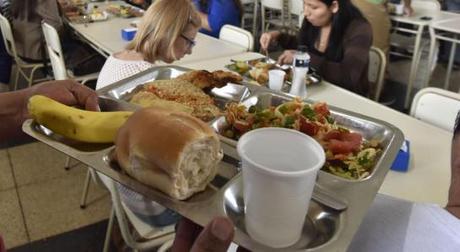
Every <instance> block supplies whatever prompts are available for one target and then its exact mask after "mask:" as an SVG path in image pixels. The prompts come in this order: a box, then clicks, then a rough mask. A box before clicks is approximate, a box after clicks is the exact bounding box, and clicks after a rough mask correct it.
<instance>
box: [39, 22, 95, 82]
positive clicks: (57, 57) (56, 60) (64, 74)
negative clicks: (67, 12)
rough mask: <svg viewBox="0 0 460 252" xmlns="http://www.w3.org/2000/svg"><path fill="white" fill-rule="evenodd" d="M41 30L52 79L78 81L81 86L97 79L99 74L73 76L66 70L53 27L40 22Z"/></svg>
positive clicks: (59, 43) (57, 35)
mask: <svg viewBox="0 0 460 252" xmlns="http://www.w3.org/2000/svg"><path fill="white" fill-rule="evenodd" d="M42 30H43V34H44V35H45V41H46V49H47V51H48V55H49V57H50V61H51V66H52V68H53V74H54V79H56V80H66V79H75V80H77V81H80V82H81V83H82V84H84V83H86V82H87V81H90V80H96V79H97V77H98V76H99V72H96V73H91V74H87V75H81V76H75V75H74V74H73V72H72V71H71V70H70V69H67V68H66V65H65V62H64V54H63V52H62V47H61V41H60V38H59V34H58V32H57V31H56V29H55V28H54V27H53V26H51V25H49V24H47V23H45V22H42Z"/></svg>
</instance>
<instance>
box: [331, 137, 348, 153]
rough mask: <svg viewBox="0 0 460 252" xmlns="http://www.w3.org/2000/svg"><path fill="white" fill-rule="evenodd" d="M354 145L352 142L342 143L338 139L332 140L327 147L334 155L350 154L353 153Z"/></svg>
mask: <svg viewBox="0 0 460 252" xmlns="http://www.w3.org/2000/svg"><path fill="white" fill-rule="evenodd" d="M353 146H354V144H353V143H352V142H345V141H340V140H337V139H331V140H330V141H329V143H328V145H327V148H328V149H329V150H330V151H331V152H332V153H333V154H334V155H336V154H348V153H351V152H353V149H354V148H353Z"/></svg>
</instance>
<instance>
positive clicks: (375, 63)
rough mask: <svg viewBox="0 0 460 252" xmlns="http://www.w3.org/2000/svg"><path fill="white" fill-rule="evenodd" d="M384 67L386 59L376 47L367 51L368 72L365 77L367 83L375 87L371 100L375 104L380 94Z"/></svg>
mask: <svg viewBox="0 0 460 252" xmlns="http://www.w3.org/2000/svg"><path fill="white" fill-rule="evenodd" d="M386 65H387V59H386V57H385V53H383V51H382V50H380V49H379V48H377V47H371V49H370V51H369V71H368V74H367V76H368V79H369V82H371V83H372V84H373V85H374V87H375V92H374V94H373V95H374V97H371V98H372V99H373V100H374V101H376V102H378V101H379V99H380V95H381V93H382V89H383V81H384V77H385V69H386Z"/></svg>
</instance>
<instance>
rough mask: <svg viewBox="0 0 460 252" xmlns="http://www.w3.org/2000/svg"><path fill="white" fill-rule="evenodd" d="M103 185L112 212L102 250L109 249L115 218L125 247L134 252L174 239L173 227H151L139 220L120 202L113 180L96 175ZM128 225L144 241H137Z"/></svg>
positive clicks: (99, 174)
mask: <svg viewBox="0 0 460 252" xmlns="http://www.w3.org/2000/svg"><path fill="white" fill-rule="evenodd" d="M97 176H98V177H100V179H101V180H102V182H103V183H104V185H105V186H106V187H107V189H108V190H109V192H110V195H111V198H112V210H111V213H110V219H109V223H108V226H107V232H106V236H105V241H104V249H103V251H104V252H106V251H108V250H109V247H110V238H111V234H112V228H113V221H114V220H115V218H117V222H118V226H119V227H120V231H121V235H122V237H123V240H124V241H125V243H126V245H128V246H129V247H130V248H132V249H134V250H147V249H153V248H155V247H158V246H161V245H162V244H164V243H165V242H168V241H170V240H171V239H174V225H169V226H166V227H153V226H150V225H148V224H146V223H145V222H143V221H142V220H141V219H139V218H138V217H137V216H136V215H135V214H134V213H133V212H132V211H131V210H130V209H129V208H128V207H127V206H126V205H124V203H123V202H122V201H121V200H120V194H119V192H118V189H117V186H116V184H115V183H117V182H115V181H114V180H112V179H111V178H109V177H107V176H105V175H103V174H101V173H97ZM129 223H130V224H132V226H133V227H134V229H135V231H136V232H137V234H138V235H139V236H140V237H141V238H142V239H143V240H144V241H137V240H136V238H135V236H134V235H133V233H131V232H130V231H129Z"/></svg>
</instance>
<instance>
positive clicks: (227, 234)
mask: <svg viewBox="0 0 460 252" xmlns="http://www.w3.org/2000/svg"><path fill="white" fill-rule="evenodd" d="M234 232H235V231H234V230H233V223H232V222H231V221H230V220H229V219H228V218H225V217H216V218H214V219H213V220H212V221H211V222H210V223H208V225H206V227H205V228H204V229H203V231H202V232H201V234H200V235H199V236H198V238H197V239H196V241H195V243H194V245H193V247H192V250H191V252H221V251H222V252H225V251H227V249H228V247H229V246H230V243H231V242H232V240H233V235H234Z"/></svg>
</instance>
